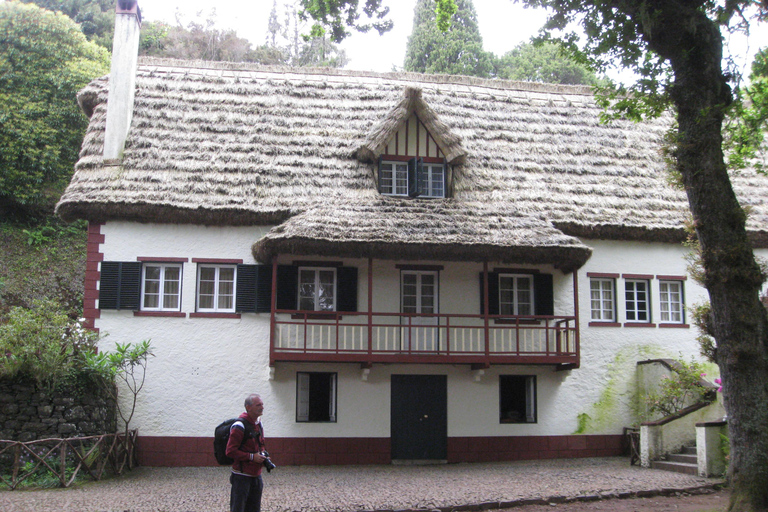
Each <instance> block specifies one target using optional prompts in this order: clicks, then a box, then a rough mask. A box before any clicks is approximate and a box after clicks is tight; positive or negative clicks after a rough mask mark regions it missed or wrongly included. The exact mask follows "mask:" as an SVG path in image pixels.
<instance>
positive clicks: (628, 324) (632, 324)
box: [624, 322, 656, 327]
mask: <svg viewBox="0 0 768 512" xmlns="http://www.w3.org/2000/svg"><path fill="white" fill-rule="evenodd" d="M624 327H656V324H653V323H647V322H624Z"/></svg>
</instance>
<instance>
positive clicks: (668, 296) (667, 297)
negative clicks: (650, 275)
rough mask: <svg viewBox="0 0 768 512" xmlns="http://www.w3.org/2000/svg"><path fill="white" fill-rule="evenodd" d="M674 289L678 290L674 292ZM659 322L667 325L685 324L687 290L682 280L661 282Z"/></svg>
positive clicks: (662, 280)
mask: <svg viewBox="0 0 768 512" xmlns="http://www.w3.org/2000/svg"><path fill="white" fill-rule="evenodd" d="M672 288H676V290H672ZM659 322H663V323H665V324H684V323H685V290H684V289H683V281H682V280H677V279H661V280H659Z"/></svg>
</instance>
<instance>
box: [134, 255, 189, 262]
mask: <svg viewBox="0 0 768 512" xmlns="http://www.w3.org/2000/svg"><path fill="white" fill-rule="evenodd" d="M136 261H149V262H152V263H186V262H188V261H189V258H155V257H153V256H139V257H138V258H136Z"/></svg>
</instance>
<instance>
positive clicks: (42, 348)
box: [0, 299, 98, 389]
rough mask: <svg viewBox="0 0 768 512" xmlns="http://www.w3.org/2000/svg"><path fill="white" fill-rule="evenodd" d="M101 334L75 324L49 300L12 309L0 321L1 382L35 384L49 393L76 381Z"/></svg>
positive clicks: (79, 321)
mask: <svg viewBox="0 0 768 512" xmlns="http://www.w3.org/2000/svg"><path fill="white" fill-rule="evenodd" d="M97 341H98V334H96V333H94V332H92V331H89V330H87V329H85V328H84V327H83V325H82V321H81V320H77V321H73V320H72V319H70V318H69V317H68V316H67V314H66V313H65V312H64V311H63V310H62V308H61V306H60V305H59V304H58V303H56V302H54V301H52V300H49V299H42V300H35V301H34V302H33V304H32V307H31V308H30V309H25V308H21V307H14V308H11V310H10V312H9V313H8V315H7V317H6V318H3V319H0V378H6V379H11V380H33V381H35V382H37V384H38V385H40V386H41V387H44V388H47V389H54V388H56V387H57V386H60V385H64V384H66V383H71V382H73V381H76V380H77V378H78V374H81V373H83V368H84V357H83V356H84V355H85V354H88V353H94V352H95V351H96V343H97Z"/></svg>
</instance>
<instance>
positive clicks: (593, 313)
mask: <svg viewBox="0 0 768 512" xmlns="http://www.w3.org/2000/svg"><path fill="white" fill-rule="evenodd" d="M595 285H597V288H595ZM589 301H590V320H591V321H593V322H615V321H616V280H615V279H613V278H611V277H592V278H590V280H589Z"/></svg>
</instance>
